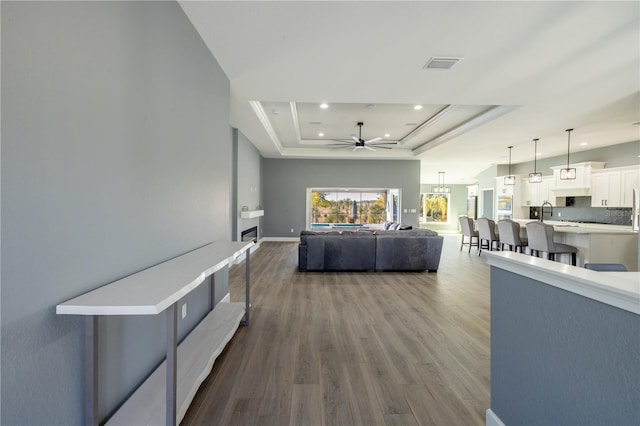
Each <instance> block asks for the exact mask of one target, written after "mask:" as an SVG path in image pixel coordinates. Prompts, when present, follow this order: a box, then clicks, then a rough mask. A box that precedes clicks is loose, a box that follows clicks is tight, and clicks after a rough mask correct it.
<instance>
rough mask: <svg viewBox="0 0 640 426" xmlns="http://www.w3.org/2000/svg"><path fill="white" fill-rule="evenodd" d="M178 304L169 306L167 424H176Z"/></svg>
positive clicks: (173, 425) (172, 425)
mask: <svg viewBox="0 0 640 426" xmlns="http://www.w3.org/2000/svg"><path fill="white" fill-rule="evenodd" d="M177 307H178V304H177V303H174V304H173V305H171V306H170V307H169V308H167V361H166V365H167V395H166V398H167V399H166V404H165V406H166V424H167V425H171V426H175V425H176V419H177V415H176V414H177V413H176V392H177V385H176V379H177V372H176V370H177V362H176V361H177V357H178V346H177V343H178V332H177V328H178V327H177V325H178V309H177Z"/></svg>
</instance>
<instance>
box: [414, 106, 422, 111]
mask: <svg viewBox="0 0 640 426" xmlns="http://www.w3.org/2000/svg"><path fill="white" fill-rule="evenodd" d="M413 109H415V110H416V111H418V110H421V109H422V105H416V106H414V107H413Z"/></svg>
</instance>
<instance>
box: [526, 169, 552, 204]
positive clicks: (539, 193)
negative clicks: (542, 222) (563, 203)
mask: <svg viewBox="0 0 640 426" xmlns="http://www.w3.org/2000/svg"><path fill="white" fill-rule="evenodd" d="M553 182H554V177H553V176H543V177H542V182H540V183H530V182H529V178H526V179H522V197H521V198H522V206H523V207H532V206H538V207H539V206H541V205H542V203H544V202H545V201H548V202H550V203H551V204H552V205H554V206H555V205H556V202H555V196H554V194H553V191H552V190H551V186H552V184H553Z"/></svg>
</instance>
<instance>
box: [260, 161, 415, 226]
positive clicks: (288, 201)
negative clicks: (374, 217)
mask: <svg viewBox="0 0 640 426" xmlns="http://www.w3.org/2000/svg"><path fill="white" fill-rule="evenodd" d="M262 184H263V191H264V192H263V195H264V197H263V199H264V208H265V217H264V236H265V237H296V236H298V235H299V234H300V231H301V230H303V229H305V226H306V191H307V188H312V187H320V188H322V187H346V188H400V189H401V191H402V192H401V202H402V206H401V208H402V209H403V210H404V209H416V210H417V209H418V202H419V194H420V162H419V161H414V160H408V161H399V160H371V161H364V160H288V159H271V158H265V159H264V160H263V179H262ZM402 222H403V223H406V224H407V225H411V226H414V227H416V226H418V214H417V213H402ZM291 228H293V232H291Z"/></svg>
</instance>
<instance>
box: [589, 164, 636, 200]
mask: <svg viewBox="0 0 640 426" xmlns="http://www.w3.org/2000/svg"><path fill="white" fill-rule="evenodd" d="M638 186H640V169H639V168H638V167H635V166H634V167H618V168H614V169H605V170H599V171H596V172H593V174H592V177H591V206H592V207H631V206H632V200H633V188H637V187H638Z"/></svg>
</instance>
